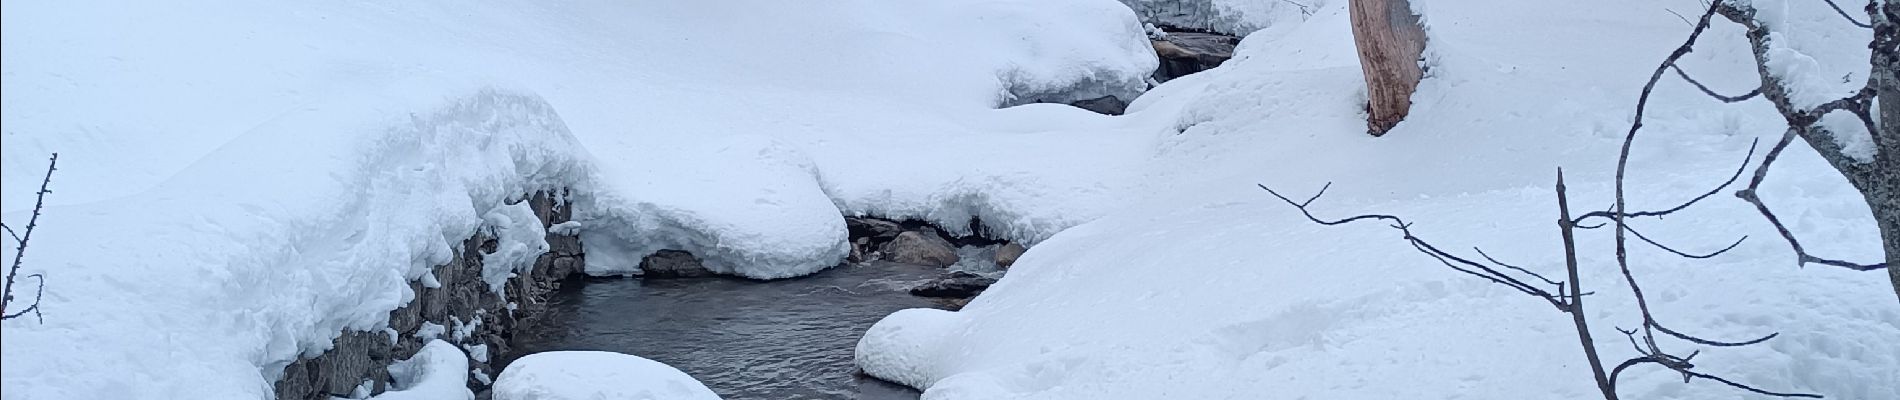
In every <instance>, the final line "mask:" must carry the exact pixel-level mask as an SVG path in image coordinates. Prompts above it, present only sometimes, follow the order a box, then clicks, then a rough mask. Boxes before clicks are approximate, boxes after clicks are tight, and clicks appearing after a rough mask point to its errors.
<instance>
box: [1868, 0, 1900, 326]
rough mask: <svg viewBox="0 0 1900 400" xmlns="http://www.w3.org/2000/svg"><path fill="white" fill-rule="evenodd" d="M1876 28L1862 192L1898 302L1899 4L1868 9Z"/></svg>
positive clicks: (1899, 196) (1899, 286) (1899, 160)
mask: <svg viewBox="0 0 1900 400" xmlns="http://www.w3.org/2000/svg"><path fill="white" fill-rule="evenodd" d="M1868 11H1871V12H1869V13H1868V14H1869V15H1868V16H1869V17H1872V20H1871V22H1873V25H1874V42H1873V44H1872V45H1871V46H1869V47H1872V49H1873V68H1872V74H1871V75H1869V76H1868V77H1867V79H1869V80H1871V81H1872V82H1870V83H1872V84H1873V87H1874V94H1875V95H1876V96H1878V97H1879V99H1880V101H1879V102H1878V103H1877V105H1876V107H1877V109H1875V110H1873V112H1874V114H1877V116H1878V117H1879V118H1877V122H1878V123H1877V124H1875V125H1876V127H1875V129H1874V130H1875V131H1874V132H1868V133H1870V134H1872V135H1873V136H1874V143H1875V146H1876V153H1875V155H1874V163H1875V166H1874V168H1873V169H1872V172H1873V173H1872V175H1874V176H1869V177H1866V178H1867V181H1868V184H1867V185H1865V187H1863V188H1861V189H1862V191H1861V193H1862V195H1864V196H1866V198H1867V207H1869V208H1872V209H1873V210H1874V220H1876V221H1878V222H1879V224H1880V237H1881V242H1882V243H1884V244H1885V245H1886V246H1885V247H1886V251H1887V275H1888V277H1889V278H1892V279H1893V293H1894V296H1896V297H1900V21H1896V19H1900V1H1888V2H1886V3H1885V4H1883V5H1881V7H1880V8H1874V7H1873V6H1871V5H1870V6H1868Z"/></svg>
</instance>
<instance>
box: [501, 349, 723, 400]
mask: <svg viewBox="0 0 1900 400" xmlns="http://www.w3.org/2000/svg"><path fill="white" fill-rule="evenodd" d="M494 394H495V400H594V399H622V400H718V399H719V395H718V394H715V393H713V391H712V389H707V388H706V385H704V384H701V383H699V381H698V380H694V379H693V377H691V376H688V375H686V373H685V372H680V370H679V369H675V368H673V367H672V366H668V365H666V364H662V363H660V362H658V361H653V360H648V359H645V358H640V357H637V356H633V355H627V354H620V353H613V352H605V351H550V352H545V353H534V354H529V355H526V356H523V357H521V358H519V359H516V360H515V361H514V362H513V363H511V364H508V369H506V370H503V371H501V376H500V377H497V378H496V379H495V387H494Z"/></svg>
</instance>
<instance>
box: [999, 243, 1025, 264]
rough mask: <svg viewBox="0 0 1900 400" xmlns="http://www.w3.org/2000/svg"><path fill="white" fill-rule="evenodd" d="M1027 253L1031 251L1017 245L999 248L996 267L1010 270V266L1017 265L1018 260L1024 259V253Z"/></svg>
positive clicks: (1006, 245) (1012, 244)
mask: <svg viewBox="0 0 1900 400" xmlns="http://www.w3.org/2000/svg"><path fill="white" fill-rule="evenodd" d="M1026 251H1029V249H1027V248H1023V245H1020V244H1016V243H1010V244H1005V245H1003V247H998V248H996V266H997V267H1001V268H1009V266H1010V265H1015V264H1016V259H1017V258H1019V257H1022V256H1023V252H1026Z"/></svg>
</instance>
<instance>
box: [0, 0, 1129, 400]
mask: <svg viewBox="0 0 1900 400" xmlns="http://www.w3.org/2000/svg"><path fill="white" fill-rule="evenodd" d="M0 15H4V17H0V18H3V19H4V20H3V21H0V26H3V28H0V30H4V32H3V33H4V35H3V37H4V39H0V40H3V41H4V43H0V49H4V50H0V52H3V55H4V57H0V63H4V69H5V70H6V71H7V79H6V80H5V81H4V85H5V91H4V97H5V98H4V101H0V104H3V105H0V107H4V110H3V111H0V118H3V119H4V121H3V123H4V125H5V127H6V132H5V136H4V139H5V145H4V146H0V152H3V153H4V163H5V165H4V167H5V168H4V180H3V181H0V182H4V187H3V188H0V189H3V190H0V192H3V193H4V196H5V197H4V199H3V200H4V202H3V203H4V207H5V210H7V213H6V214H5V219H6V220H7V221H8V222H12V221H14V220H16V219H21V220H23V219H25V218H26V217H27V215H26V214H25V211H26V210H27V208H28V207H30V205H31V204H32V203H33V202H32V196H33V190H34V189H36V188H37V184H38V179H39V176H40V174H41V173H42V172H43V171H44V169H43V168H44V164H42V163H43V161H44V160H45V155H46V153H51V152H60V153H61V158H60V161H61V164H60V170H59V172H58V173H57V174H56V175H55V176H54V182H53V188H54V189H55V191H56V192H57V193H56V194H54V195H52V196H51V197H50V198H49V200H50V201H51V205H50V207H49V208H48V209H47V210H46V216H45V217H43V218H42V220H41V221H40V222H41V226H40V231H38V232H37V234H36V235H35V237H34V239H33V243H32V249H33V251H32V252H31V254H29V255H28V257H27V263H26V264H27V267H26V268H25V269H24V271H23V272H24V273H28V274H30V273H41V272H45V273H48V275H49V276H51V277H52V279H50V280H49V285H48V286H47V292H46V299H45V302H44V303H43V304H42V309H43V310H44V311H45V312H46V316H47V318H46V321H45V322H44V323H43V324H42V323H39V322H36V321H31V320H29V319H23V320H9V321H7V322H6V325H5V330H6V334H5V336H4V339H0V340H4V347H5V348H6V349H7V354H6V357H4V361H3V362H4V368H0V370H4V372H3V373H4V377H3V378H4V379H0V382H4V383H0V384H3V385H4V388H3V390H0V393H4V394H3V395H0V396H4V397H5V398H8V399H14V398H20V399H29V398H35V399H36V398H72V399H117V398H267V397H270V396H271V395H272V394H271V384H272V382H273V381H275V380H276V379H277V377H278V375H279V374H280V373H281V371H282V370H283V367H284V366H285V365H286V364H287V363H290V362H291V361H292V360H295V359H296V358H297V357H299V356H300V355H301V356H308V355H314V354H318V353H321V352H323V351H325V350H327V348H328V347H329V346H330V343H331V341H332V339H333V338H335V337H336V335H338V334H339V332H341V331H343V330H355V331H371V332H374V331H377V330H379V329H382V328H383V327H385V326H387V321H386V319H387V318H388V312H389V310H391V309H395V308H397V307H398V306H400V305H403V304H406V303H408V302H410V301H411V299H412V298H413V297H414V293H411V292H410V291H409V289H408V288H407V287H408V286H407V283H408V282H411V281H416V280H422V281H424V282H427V281H428V279H430V276H429V275H428V273H429V268H431V267H433V266H435V265H438V264H440V263H442V262H443V261H444V260H447V259H449V257H450V254H451V251H452V250H453V246H455V245H456V244H457V243H460V242H461V240H463V239H465V238H467V237H469V235H470V234H471V233H473V232H474V231H475V230H476V229H478V227H482V226H484V224H488V225H504V226H506V225H520V224H519V222H521V221H525V220H526V219H525V218H521V217H522V216H521V215H520V214H521V213H520V212H519V211H521V210H520V207H518V206H510V205H509V204H510V203H514V202H516V201H518V200H519V199H520V197H521V196H523V195H525V194H527V193H530V192H533V191H535V190H542V189H569V193H572V196H573V198H571V199H569V200H570V201H571V204H573V205H574V208H575V210H576V212H577V215H576V216H575V220H576V222H575V223H572V224H569V225H564V226H563V227H562V229H572V230H577V231H579V233H580V234H581V235H582V236H583V238H584V241H585V242H586V247H587V251H588V257H587V258H588V260H589V262H590V265H588V266H587V271H588V272H589V273H595V274H622V273H630V272H632V271H631V269H632V268H633V267H634V266H635V265H636V264H637V260H638V257H639V256H641V255H644V254H648V253H651V252H652V251H654V250H658V249H662V248H674V249H682V250H687V251H691V252H693V253H696V254H699V255H701V256H702V257H704V258H705V259H706V260H707V263H708V266H709V267H711V268H714V269H715V270H717V271H721V272H725V273H730V274H734V275H740V276H746V277H753V278H783V277H790V276H797V275H802V274H808V273H811V272H814V271H817V270H820V269H822V268H826V267H828V266H831V265H835V264H837V263H838V262H839V261H840V260H842V259H843V258H844V257H845V255H846V247H845V244H844V243H843V240H844V237H845V229H844V226H843V224H842V220H841V218H840V216H841V215H842V214H862V213H873V212H875V213H880V214H885V215H890V216H893V217H898V218H911V217H914V218H925V219H931V220H934V221H938V222H940V223H943V224H944V225H945V226H967V225H966V224H967V223H968V221H969V219H970V218H971V217H973V216H980V217H982V218H983V219H984V220H986V221H991V222H989V224H992V225H991V226H994V227H996V229H997V230H999V231H1002V232H1008V234H1009V235H1011V237H1014V238H1019V239H1021V240H1026V241H1034V240H1040V239H1044V238H1047V237H1049V236H1051V235H1053V234H1054V233H1055V232H1057V231H1060V230H1061V229H1064V228H1067V227H1069V226H1073V225H1074V224H1079V223H1081V222H1082V221H1086V220H1088V219H1092V218H1095V217H1098V216H1100V215H1102V214H1103V213H1105V212H1106V210H1107V208H1108V207H1109V206H1108V205H1107V204H1108V203H1106V202H1097V201H1098V200H1101V199H1103V198H1112V197H1114V196H1117V195H1118V194H1117V193H1118V192H1117V190H1119V189H1120V188H1123V187H1126V186H1127V183H1126V181H1128V180H1129V178H1128V177H1127V176H1126V175H1125V171H1127V170H1126V169H1115V170H1114V171H1117V172H1116V173H1109V174H1095V173H1081V172H1073V171H1070V172H1063V173H1054V174H1042V173H1040V172H1039V171H1041V170H1044V169H1047V168H1049V167H1050V166H1051V165H1059V164H1065V163H1070V164H1072V163H1076V162H1078V161H1079V160H1087V159H1091V158H1093V157H1099V156H1104V154H1107V155H1114V156H1115V157H1114V158H1117V159H1118V160H1121V161H1117V162H1118V163H1121V165H1128V164H1133V163H1134V162H1135V159H1136V158H1137V157H1138V155H1139V154H1142V152H1143V151H1144V150H1145V149H1146V148H1149V147H1148V146H1144V145H1142V144H1141V143H1139V141H1138V140H1131V138H1145V136H1140V135H1138V134H1137V133H1138V132H1139V131H1137V130H1130V129H1124V128H1119V127H1118V125H1115V124H1113V123H1112V122H1111V121H1113V119H1111V118H1107V117H1103V116H1099V115H1094V114H1090V113H1087V112H1082V111H1080V110H1075V109H1073V108H1069V107H1066V106H1057V105H1032V106H1025V107H1020V109H1011V110H996V109H995V107H997V106H998V105H1001V104H1005V103H1009V102H1012V101H1016V100H1018V99H1020V98H1023V97H1027V96H1041V97H1042V98H1045V99H1049V100H1052V101H1055V100H1061V99H1060V98H1051V97H1049V96H1060V95H1064V94H1063V93H1068V94H1070V95H1074V96H1095V95H1098V94H1099V93H1108V94H1113V95H1118V96H1131V97H1132V95H1133V93H1135V92H1138V91H1139V90H1141V89H1145V79H1146V78H1145V77H1146V76H1148V74H1149V73H1150V72H1151V71H1152V70H1153V68H1154V65H1155V61H1154V59H1153V56H1152V54H1151V53H1150V52H1149V50H1148V44H1147V42H1146V39H1145V38H1144V37H1143V34H1142V30H1141V28H1140V26H1139V24H1138V23H1137V22H1136V20H1135V17H1134V16H1133V14H1132V13H1130V12H1128V11H1127V10H1125V9H1122V8H1120V7H1119V6H1118V5H1116V4H1115V3H1113V2H1109V1H1107V0H1074V1H1056V2H1050V1H1036V2H1030V1H985V2H979V3H975V4H971V3H968V2H950V1H937V2H907V3H891V2H881V1H854V2H838V3H828V4H821V5H820V4H790V3H784V2H775V1H734V2H717V3H711V4H699V3H677V2H605V1H602V2H576V3H561V4H494V5H484V6H480V7H470V6H468V5H466V4H461V3H456V2H411V3H402V4H369V3H329V4H296V5H287V4H262V3H251V2H239V1H213V2H198V3H191V4H157V3H153V4H120V3H116V2H103V1H99V2H88V1H81V2H63V3H14V2H8V3H5V8H4V10H0ZM1058 15H1059V16H1061V18H1055V16H1058ZM1075 88H1084V89H1088V90H1092V92H1091V91H1080V90H1078V91H1071V92H1063V91H1064V90H1070V89H1075ZM1069 126H1080V127H1109V126H1117V127H1116V128H1113V129H1098V130H1090V131H1067V130H1064V131H1062V132H1050V131H1054V130H1058V129H1057V128H1058V127H1069ZM1071 142H1076V143H1074V144H1073V145H1074V146H1076V147H1077V148H1079V149H1082V150H1081V151H1079V152H1078V153H1075V154H1057V155H1055V156H1053V157H1050V156H1040V155H1041V154H1043V153H1048V149H1050V148H1051V147H1052V146H1055V145H1057V144H1066V143H1071ZM988 148H999V149H1008V150H1002V151H998V152H996V154H997V156H998V157H1008V156H1015V157H1016V158H1017V159H991V158H990V157H987V156H981V154H982V153H983V152H984V151H985V150H984V149H988ZM923 149H928V151H923ZM950 151H958V152H960V153H954V154H953V153H950ZM918 152H922V153H927V154H924V155H918V154H912V153H918ZM972 155H977V156H976V157H972ZM1031 155H1036V156H1035V157H1032V156H1031ZM1123 156H1126V157H1123ZM1114 165H1115V164H1110V167H1111V168H1113V167H1114ZM1064 192H1074V193H1080V194H1082V195H1079V196H1078V197H1053V196H1049V194H1050V193H1064ZM535 228H536V229H538V227H535ZM966 229H967V228H966ZM534 230H535V229H530V230H526V231H521V232H513V233H510V234H509V235H513V236H521V238H523V240H512V239H510V240H508V242H509V243H511V244H518V246H514V245H511V246H510V247H509V248H508V249H506V251H504V252H503V253H506V254H498V255H496V256H497V257H500V258H502V259H507V258H520V257H528V256H531V255H533V254H536V251H535V250H536V247H537V246H536V245H537V244H540V245H545V243H541V242H540V241H537V240H529V239H532V236H534V235H533V234H534V233H536V232H533V231H534ZM514 233H519V235H514ZM504 239H506V238H504ZM12 251H13V249H11V248H8V249H7V250H5V254H4V256H6V257H7V258H9V259H10V258H11V257H12V256H13V254H12V253H11V252H12ZM495 264H496V265H497V266H498V268H501V269H497V270H491V271H483V272H484V274H483V276H484V277H485V278H487V279H490V280H491V282H492V281H498V280H497V279H495V278H505V277H506V276H507V275H508V274H509V273H511V272H512V271H509V270H506V266H504V265H502V264H505V263H502V262H497V263H495ZM431 357H433V356H431ZM431 359H432V360H433V358H431ZM428 362H430V363H433V361H428ZM428 379H429V380H430V381H436V380H437V379H448V378H439V377H436V376H434V375H430V377H429V378H428Z"/></svg>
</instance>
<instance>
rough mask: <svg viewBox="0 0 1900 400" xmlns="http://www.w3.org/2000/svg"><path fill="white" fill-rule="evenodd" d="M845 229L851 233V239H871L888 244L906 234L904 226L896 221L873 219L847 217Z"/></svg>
mask: <svg viewBox="0 0 1900 400" xmlns="http://www.w3.org/2000/svg"><path fill="white" fill-rule="evenodd" d="M844 227H845V229H846V230H848V231H850V233H851V238H853V239H856V238H869V239H871V241H872V242H878V243H882V242H886V241H890V240H891V239H895V238H897V234H899V233H904V226H903V225H901V224H898V223H897V222H896V221H891V220H887V219H880V218H871V217H845V219H844Z"/></svg>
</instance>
